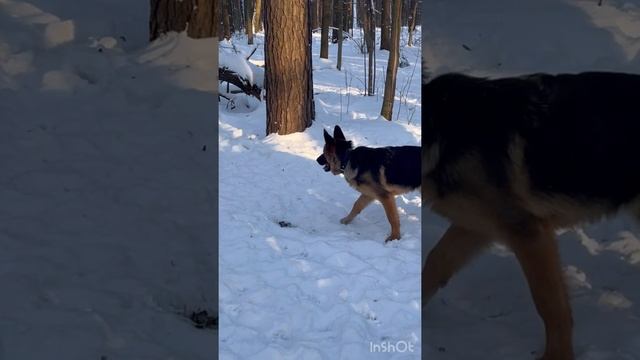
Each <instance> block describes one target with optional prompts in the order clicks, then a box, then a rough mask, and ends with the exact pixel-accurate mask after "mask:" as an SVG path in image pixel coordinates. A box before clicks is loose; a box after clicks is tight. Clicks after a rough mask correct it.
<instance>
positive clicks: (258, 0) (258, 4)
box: [253, 0, 262, 31]
mask: <svg viewBox="0 0 640 360" xmlns="http://www.w3.org/2000/svg"><path fill="white" fill-rule="evenodd" d="M254 5H255V6H254V7H255V11H254V13H253V30H255V31H262V0H255V4H254Z"/></svg>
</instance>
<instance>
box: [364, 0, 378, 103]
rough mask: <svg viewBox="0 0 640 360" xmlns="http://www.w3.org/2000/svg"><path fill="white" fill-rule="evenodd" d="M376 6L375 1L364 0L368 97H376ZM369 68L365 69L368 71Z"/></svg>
mask: <svg viewBox="0 0 640 360" xmlns="http://www.w3.org/2000/svg"><path fill="white" fill-rule="evenodd" d="M375 19H376V18H375V5H374V3H373V0H364V1H363V4H362V27H363V28H364V39H365V43H366V45H367V53H368V55H369V64H368V74H367V95H368V96H373V95H375V82H376V71H375V63H376V55H375V54H376V23H375ZM366 68H367V67H365V69H366Z"/></svg>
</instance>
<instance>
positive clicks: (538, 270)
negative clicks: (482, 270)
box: [509, 225, 574, 360]
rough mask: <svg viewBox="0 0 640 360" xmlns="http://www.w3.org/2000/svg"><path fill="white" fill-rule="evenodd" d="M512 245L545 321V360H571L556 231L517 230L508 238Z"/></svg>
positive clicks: (567, 306) (567, 308) (569, 323)
mask: <svg viewBox="0 0 640 360" xmlns="http://www.w3.org/2000/svg"><path fill="white" fill-rule="evenodd" d="M532 228H534V227H533V226H532ZM509 245H510V246H511V248H512V249H513V251H514V252H515V254H516V257H517V258H518V261H519V262H520V265H521V266H522V270H523V271H524V274H525V276H526V277H527V281H528V283H529V288H530V290H531V294H532V296H533V300H534V302H535V305H536V308H537V310H538V314H539V315H540V317H541V318H542V320H543V321H544V327H545V332H546V348H545V352H544V355H543V357H542V359H544V360H572V359H573V358H574V357H573V348H572V341H571V337H572V327H573V319H572V316H571V306H570V304H569V299H568V296H567V292H566V288H565V285H564V280H563V277H562V269H561V266H560V256H559V254H558V248H557V243H556V239H555V236H554V232H553V229H552V228H551V227H549V226H542V225H537V226H535V229H534V230H531V231H528V230H527V231H526V232H522V231H518V233H517V234H514V235H513V237H512V238H511V239H509Z"/></svg>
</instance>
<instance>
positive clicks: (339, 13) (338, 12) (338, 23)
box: [333, 0, 344, 70]
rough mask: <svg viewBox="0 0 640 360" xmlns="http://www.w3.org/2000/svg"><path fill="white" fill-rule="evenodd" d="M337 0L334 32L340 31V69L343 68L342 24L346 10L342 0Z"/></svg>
mask: <svg viewBox="0 0 640 360" xmlns="http://www.w3.org/2000/svg"><path fill="white" fill-rule="evenodd" d="M335 2H336V6H335V14H334V15H335V18H336V29H337V30H334V31H333V32H334V33H336V32H337V33H338V59H337V60H336V63H337V64H336V68H337V69H338V70H342V37H343V36H344V35H343V33H342V32H343V31H344V29H343V26H342V22H343V20H344V18H343V16H342V15H343V14H342V12H343V10H344V4H343V3H342V0H335Z"/></svg>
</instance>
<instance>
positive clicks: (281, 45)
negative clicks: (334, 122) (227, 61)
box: [263, 0, 313, 135]
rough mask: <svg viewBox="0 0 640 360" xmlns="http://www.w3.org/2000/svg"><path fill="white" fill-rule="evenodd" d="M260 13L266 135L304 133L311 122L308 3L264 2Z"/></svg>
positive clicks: (301, 0)
mask: <svg viewBox="0 0 640 360" xmlns="http://www.w3.org/2000/svg"><path fill="white" fill-rule="evenodd" d="M263 10H264V26H265V88H266V92H267V95H266V105H267V134H271V133H278V134H281V135H286V134H291V133H294V132H300V131H304V130H305V129H306V128H307V127H309V126H310V125H311V122H312V120H313V93H312V92H311V89H312V87H311V86H312V83H311V82H312V77H311V76H312V74H311V70H312V69H311V47H310V39H311V35H310V33H309V31H310V28H309V21H310V16H309V12H308V11H309V6H308V0H280V1H265V3H264V9H263ZM292 29H296V30H295V31H292Z"/></svg>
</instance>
